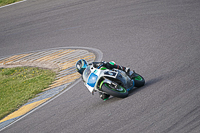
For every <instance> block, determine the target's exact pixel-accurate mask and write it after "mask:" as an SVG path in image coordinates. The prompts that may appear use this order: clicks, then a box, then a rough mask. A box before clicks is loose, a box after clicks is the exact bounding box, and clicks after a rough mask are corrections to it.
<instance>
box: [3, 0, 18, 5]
mask: <svg viewBox="0 0 200 133" xmlns="http://www.w3.org/2000/svg"><path fill="white" fill-rule="evenodd" d="M18 1H21V0H0V6H5V5H8V4H11V3H15V2H18Z"/></svg>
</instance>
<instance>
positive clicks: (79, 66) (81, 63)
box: [76, 59, 88, 74]
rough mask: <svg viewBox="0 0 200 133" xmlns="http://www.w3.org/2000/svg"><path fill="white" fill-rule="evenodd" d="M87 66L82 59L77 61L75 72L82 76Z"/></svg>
mask: <svg viewBox="0 0 200 133" xmlns="http://www.w3.org/2000/svg"><path fill="white" fill-rule="evenodd" d="M87 65H88V64H87V61H86V60H84V59H81V60H79V61H77V62H76V71H77V72H79V73H80V74H83V71H84V70H85V69H86V67H87Z"/></svg>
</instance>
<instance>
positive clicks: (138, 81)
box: [133, 73, 145, 88]
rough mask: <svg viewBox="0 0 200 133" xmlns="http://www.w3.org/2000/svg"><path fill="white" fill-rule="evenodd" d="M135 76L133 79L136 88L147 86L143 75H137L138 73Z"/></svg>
mask: <svg viewBox="0 0 200 133" xmlns="http://www.w3.org/2000/svg"><path fill="white" fill-rule="evenodd" d="M135 75H136V76H135V77H134V78H133V80H134V82H135V87H138V88H139V87H142V86H144V84H145V80H144V78H143V77H142V76H141V75H139V74H137V73H135Z"/></svg>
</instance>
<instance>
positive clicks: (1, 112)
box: [0, 67, 56, 119]
mask: <svg viewBox="0 0 200 133" xmlns="http://www.w3.org/2000/svg"><path fill="white" fill-rule="evenodd" d="M55 76H56V73H55V72H53V71H51V70H48V69H39V68H34V67H17V68H0V119H2V118H3V117H5V116H6V115H8V114H10V113H11V112H13V111H15V110H16V109H18V108H19V107H20V106H22V105H23V104H25V103H26V102H27V101H28V100H29V99H31V98H34V97H35V96H36V94H38V93H40V92H42V90H44V89H45V88H47V87H48V86H49V85H50V84H51V83H52V82H53V81H54V80H55Z"/></svg>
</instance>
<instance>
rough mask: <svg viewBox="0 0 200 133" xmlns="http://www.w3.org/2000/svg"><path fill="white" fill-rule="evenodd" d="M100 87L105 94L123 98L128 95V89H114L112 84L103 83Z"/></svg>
mask: <svg viewBox="0 0 200 133" xmlns="http://www.w3.org/2000/svg"><path fill="white" fill-rule="evenodd" d="M120 87H121V86H120ZM101 89H102V90H103V91H104V92H106V93H107V94H109V95H112V96H114V97H119V98H125V97H127V96H128V91H127V90H126V89H124V88H123V87H121V88H120V90H119V89H116V88H115V87H114V86H113V85H110V84H107V83H104V84H103V85H102V87H101Z"/></svg>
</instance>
